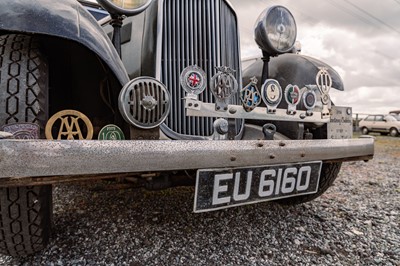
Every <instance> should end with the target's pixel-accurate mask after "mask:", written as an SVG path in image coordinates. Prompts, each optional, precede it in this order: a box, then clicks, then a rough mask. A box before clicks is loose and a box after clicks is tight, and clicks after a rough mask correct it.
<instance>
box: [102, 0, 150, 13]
mask: <svg viewBox="0 0 400 266" xmlns="http://www.w3.org/2000/svg"><path fill="white" fill-rule="evenodd" d="M97 1H98V2H99V4H100V5H102V6H103V7H104V8H105V9H106V10H107V11H108V12H110V13H111V14H116V15H126V16H134V15H137V14H139V13H140V12H142V11H144V10H145V9H146V8H147V7H148V6H149V5H150V3H151V0H97Z"/></svg>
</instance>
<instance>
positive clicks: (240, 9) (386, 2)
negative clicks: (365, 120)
mask: <svg viewBox="0 0 400 266" xmlns="http://www.w3.org/2000/svg"><path fill="white" fill-rule="evenodd" d="M231 3H232V4H233V5H234V7H235V9H236V11H237V13H238V16H239V24H240V30H241V38H242V50H243V52H242V57H248V56H251V55H256V54H259V53H260V52H259V49H258V48H257V46H256V45H255V43H254V40H253V26H254V23H255V20H256V19H257V17H258V15H259V14H260V13H261V11H262V10H263V9H264V8H267V7H270V6H272V5H283V6H285V7H287V8H288V9H289V10H290V11H291V12H292V13H293V15H294V17H295V19H296V22H297V29H298V37H297V39H298V40H299V41H300V42H301V44H302V54H305V55H309V56H312V57H315V58H318V59H320V60H322V61H324V62H326V63H328V64H330V65H331V66H333V67H334V68H335V69H336V70H337V71H338V72H339V73H340V74H341V76H342V78H343V80H344V84H345V92H333V93H332V98H333V100H334V102H335V103H336V104H337V105H348V106H352V107H353V110H354V112H357V113H388V112H389V111H391V110H396V109H400V0H381V1H376V0H326V1H317V0H296V1H295V0H231Z"/></svg>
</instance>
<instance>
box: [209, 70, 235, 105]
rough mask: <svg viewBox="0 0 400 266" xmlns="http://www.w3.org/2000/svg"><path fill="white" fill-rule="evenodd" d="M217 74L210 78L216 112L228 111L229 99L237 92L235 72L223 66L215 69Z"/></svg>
mask: <svg viewBox="0 0 400 266" xmlns="http://www.w3.org/2000/svg"><path fill="white" fill-rule="evenodd" d="M215 69H216V70H217V74H215V75H214V76H213V77H212V78H211V92H212V94H213V95H214V97H215V98H216V102H215V109H216V110H224V111H226V110H228V104H229V99H230V98H231V97H232V96H233V95H234V94H235V93H236V92H237V90H238V83H237V81H236V78H235V76H234V75H233V74H234V73H235V70H233V69H231V68H229V67H226V66H223V67H216V68H215Z"/></svg>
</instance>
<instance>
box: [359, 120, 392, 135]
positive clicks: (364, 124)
mask: <svg viewBox="0 0 400 266" xmlns="http://www.w3.org/2000/svg"><path fill="white" fill-rule="evenodd" d="M359 127H360V130H361V132H362V133H363V134H364V135H367V134H368V133H370V132H376V133H381V134H383V135H388V134H390V136H392V137H396V136H398V135H399V132H400V116H396V115H369V116H367V117H366V118H364V119H363V120H361V121H360V123H359Z"/></svg>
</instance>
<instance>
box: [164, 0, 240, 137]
mask: <svg viewBox="0 0 400 266" xmlns="http://www.w3.org/2000/svg"><path fill="white" fill-rule="evenodd" d="M162 8H163V22H162V23H163V37H162V58H161V63H162V66H161V75H162V76H161V81H162V82H163V83H164V84H165V85H166V86H167V88H168V90H169V92H170V94H171V101H172V102H171V112H170V114H169V115H168V118H167V119H166V121H165V125H166V127H167V128H168V130H170V131H171V132H172V133H173V135H174V136H175V137H177V138H190V136H200V137H207V136H210V135H212V134H213V121H214V120H215V119H214V118H209V117H205V118H202V117H200V118H199V117H186V112H185V108H184V101H183V97H184V95H185V92H184V90H183V89H182V88H181V86H180V74H181V73H182V71H183V69H184V68H186V67H187V66H190V65H197V66H199V67H201V68H202V69H203V70H204V71H205V72H206V74H207V79H208V84H207V89H206V91H204V92H203V93H202V94H201V95H200V96H199V99H200V100H202V101H204V102H209V103H214V102H215V100H214V96H213V95H212V93H211V91H210V89H209V88H210V80H211V77H212V76H214V75H215V73H216V70H215V67H217V66H228V67H230V68H232V69H234V70H236V78H237V80H238V82H239V84H241V73H240V57H239V54H238V51H239V39H238V33H237V32H238V28H237V21H236V16H235V14H234V12H233V10H232V9H231V7H230V6H229V5H228V4H227V3H226V2H225V0H164V2H163V6H162ZM232 102H233V103H235V104H240V103H239V99H238V97H235V98H234V99H233V101H232ZM241 124H242V121H241V120H237V122H236V132H237V133H239V131H240V129H241ZM167 135H168V134H167Z"/></svg>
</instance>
